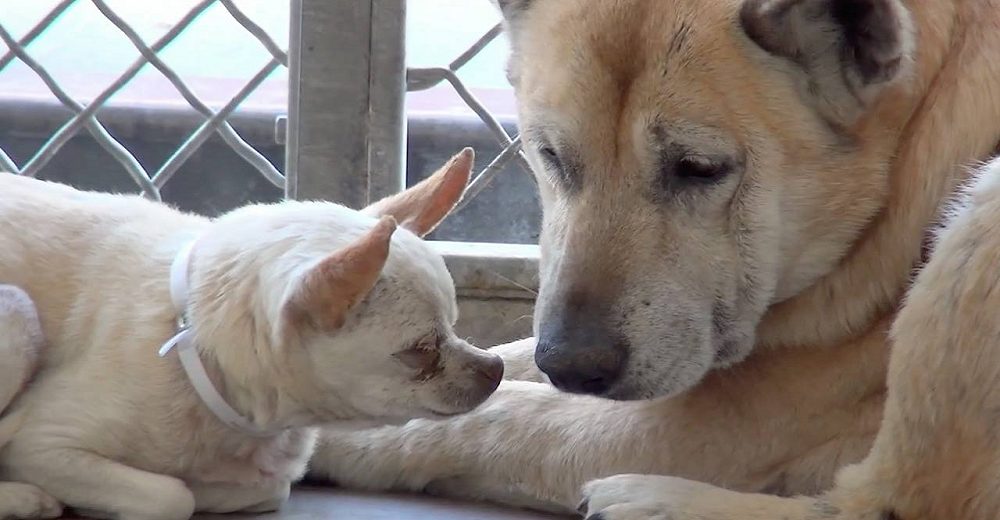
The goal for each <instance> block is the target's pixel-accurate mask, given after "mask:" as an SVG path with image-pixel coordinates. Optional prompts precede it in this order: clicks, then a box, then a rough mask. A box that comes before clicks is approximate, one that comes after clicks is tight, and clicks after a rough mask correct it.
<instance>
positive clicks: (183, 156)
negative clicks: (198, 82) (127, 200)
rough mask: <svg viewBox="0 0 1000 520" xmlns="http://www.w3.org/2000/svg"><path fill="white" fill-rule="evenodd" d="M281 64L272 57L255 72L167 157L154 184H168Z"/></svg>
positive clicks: (154, 179) (158, 185) (159, 185)
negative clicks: (227, 101)
mask: <svg viewBox="0 0 1000 520" xmlns="http://www.w3.org/2000/svg"><path fill="white" fill-rule="evenodd" d="M279 65H280V63H278V60H277V59H276V58H271V61H269V62H268V63H267V65H265V66H264V67H263V68H262V69H260V71H258V72H257V74H254V76H253V78H251V79H250V81H249V82H248V83H247V84H246V85H244V87H243V88H242V89H240V91H239V92H237V93H236V95H235V96H233V98H232V99H231V100H230V101H229V103H226V106H224V107H222V110H219V111H218V112H216V113H215V114H214V115H213V116H212V117H211V118H209V119H208V120H207V121H205V122H204V123H203V124H202V125H201V127H199V128H198V130H196V131H195V132H194V133H193V134H191V136H190V137H188V139H187V141H184V144H183V145H181V147H180V148H178V149H177V150H176V151H175V152H174V153H173V155H171V156H170V158H169V159H167V162H166V163H164V164H163V166H162V167H160V169H159V170H158V171H157V172H156V174H155V175H153V184H155V185H156V186H157V187H160V188H162V187H163V185H164V184H166V182H167V181H168V180H170V178H171V177H173V176H174V174H175V173H177V170H179V169H180V167H181V166H182V165H183V164H184V162H185V161H187V160H188V159H189V158H191V155H192V154H194V152H196V151H197V150H198V148H199V147H201V145H202V143H204V142H205V140H206V139H208V138H209V136H211V134H212V133H213V132H215V131H216V129H217V128H218V127H219V125H221V124H223V123H224V122H225V120H226V118H227V117H229V115H230V114H232V113H233V111H235V110H236V108H237V107H239V106H240V103H242V102H244V101H246V99H247V98H248V97H249V96H250V94H251V93H253V91H254V90H256V89H257V87H259V86H260V84H261V83H263V82H264V80H265V79H267V77H268V76H269V75H271V73H272V72H274V70H275V69H277V68H278V66H279Z"/></svg>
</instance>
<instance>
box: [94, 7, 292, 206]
mask: <svg viewBox="0 0 1000 520" xmlns="http://www.w3.org/2000/svg"><path fill="white" fill-rule="evenodd" d="M213 1H214V0H213ZM222 1H223V2H225V1H226V0H222ZM92 2H93V4H94V6H95V7H97V9H98V10H99V11H100V12H101V14H103V15H104V17H105V18H107V19H108V21H110V22H111V23H112V24H113V25H114V26H115V27H117V28H118V29H119V30H120V31H121V32H122V34H124V35H125V37H126V38H128V40H129V41H130V42H132V45H133V46H134V47H135V48H136V50H138V51H139V54H141V55H142V57H143V58H145V59H146V60H147V61H148V62H149V63H150V65H152V66H153V67H156V69H157V70H158V71H160V73H161V74H163V75H164V76H165V77H166V78H167V80H168V81H170V83H171V84H173V85H174V88H176V89H177V91H178V92H179V93H180V95H181V97H183V98H184V100H185V101H187V102H188V104H190V105H191V106H192V107H193V108H194V109H195V110H197V111H198V112H200V113H201V114H202V115H204V116H205V117H212V116H213V115H215V112H214V111H213V110H212V109H211V108H209V107H208V105H206V104H205V103H204V102H202V101H201V99H199V98H198V96H197V95H195V93H194V92H193V91H191V89H190V88H189V87H188V86H187V84H185V83H184V81H183V80H181V78H180V76H178V75H177V73H175V72H174V71H173V69H171V68H170V67H169V66H168V65H167V64H166V63H164V62H163V60H162V59H161V58H160V57H159V56H158V55H157V54H156V51H154V50H153V49H151V48H150V47H148V46H147V45H146V43H145V42H144V41H142V38H141V37H140V36H139V34H138V33H137V32H136V31H135V30H134V29H133V28H132V27H131V26H130V25H129V24H128V23H126V22H125V20H124V19H122V18H121V17H120V16H118V15H117V14H116V13H115V12H114V10H112V9H111V8H110V7H108V5H107V4H106V3H105V2H104V0H92ZM275 59H276V60H281V59H284V60H285V61H287V59H288V58H287V56H284V53H281V56H277V55H276V56H275ZM218 132H219V135H221V136H222V139H223V140H224V141H225V142H226V144H228V145H229V146H230V147H231V148H232V149H233V150H234V151H235V152H236V153H237V154H238V155H239V156H240V157H242V158H243V159H244V160H246V161H247V162H248V163H250V165H251V166H253V167H254V168H255V169H256V170H257V171H258V172H260V173H261V174H262V175H263V176H264V178H266V179H267V180H268V181H270V182H271V184H273V185H275V186H278V187H284V185H285V178H284V176H283V175H282V174H281V172H279V171H278V170H277V168H275V167H274V165H273V164H271V162H270V161H268V160H267V158H265V157H264V156H263V155H262V154H261V153H260V152H258V151H257V150H256V149H255V148H254V147H253V146H250V144H249V143H247V142H246V141H245V140H244V139H243V137H241V136H240V134H239V133H237V132H236V129H235V128H233V127H232V125H230V124H229V123H228V122H223V124H222V125H221V126H220V127H219V128H218Z"/></svg>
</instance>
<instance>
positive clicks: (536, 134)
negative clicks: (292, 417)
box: [313, 0, 1000, 520]
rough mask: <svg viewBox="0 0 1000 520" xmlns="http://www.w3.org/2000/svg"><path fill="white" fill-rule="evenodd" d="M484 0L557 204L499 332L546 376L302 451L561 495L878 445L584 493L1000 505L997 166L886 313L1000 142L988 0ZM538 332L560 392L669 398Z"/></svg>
mask: <svg viewBox="0 0 1000 520" xmlns="http://www.w3.org/2000/svg"><path fill="white" fill-rule="evenodd" d="M498 3H499V4H501V7H502V8H503V10H504V14H505V18H506V23H507V28H508V29H509V30H510V33H511V41H512V48H513V53H512V61H511V65H510V76H511V80H512V83H513V84H514V86H515V90H516V92H517V96H518V102H519V106H520V120H521V127H522V130H523V132H524V135H525V139H526V143H528V146H527V152H528V156H529V159H530V160H531V162H532V165H533V167H534V168H535V170H536V174H537V175H538V177H539V185H540V189H541V194H542V200H543V206H544V211H545V230H544V232H543V234H542V239H541V246H542V268H541V279H542V290H541V294H540V297H539V302H538V310H537V311H536V335H537V336H538V338H539V339H538V341H537V343H538V344H537V346H536V341H534V340H525V341H523V342H519V343H515V344H511V345H507V346H503V347H499V348H497V349H496V350H495V351H496V352H498V353H500V354H501V355H502V356H503V357H504V358H505V361H506V362H507V364H508V366H507V374H508V377H510V378H514V379H524V380H528V381H535V382H534V383H532V382H513V381H512V382H509V383H506V382H505V383H504V384H503V385H501V387H500V390H499V391H498V392H497V394H496V395H494V396H493V397H492V398H491V399H490V400H488V401H487V403H486V404H485V405H484V406H483V407H482V408H480V409H479V410H477V411H476V412H475V413H473V414H470V415H466V416H463V417H461V418H458V419H456V420H455V421H449V423H444V424H435V423H426V422H414V423H411V424H410V425H407V426H405V427H389V428H383V429H380V430H376V431H373V432H363V433H360V434H357V435H354V436H343V437H336V438H333V437H331V438H330V439H327V440H326V442H325V443H324V444H323V447H322V448H321V449H320V450H319V451H318V452H317V455H316V457H315V458H314V461H315V463H314V466H313V469H314V470H315V473H316V474H317V475H318V476H327V477H329V478H331V479H333V480H335V481H338V482H341V483H344V484H348V485H354V486H359V487H365V488H372V489H386V488H405V489H412V490H424V489H427V490H431V491H433V492H437V493H444V494H450V495H459V496H468V497H476V498H485V499H489V500H495V501H503V502H508V503H514V504H520V505H528V506H532V507H542V508H552V509H556V510H573V509H574V508H575V506H576V505H577V502H578V501H579V500H580V499H581V496H582V495H581V486H583V485H584V484H585V483H587V482H588V481H591V480H593V479H600V478H603V477H609V476H611V475H615V474H619V473H629V474H650V475H666V476H669V477H682V478H684V479H692V480H697V481H701V482H707V483H710V484H714V485H718V486H722V487H726V488H729V489H733V490H738V491H748V492H759V493H765V494H774V495H783V496H788V495H799V494H818V493H821V492H823V491H824V490H827V489H830V488H831V486H834V484H835V475H836V474H837V472H838V470H840V469H842V468H844V467H845V466H849V465H851V464H854V463H858V462H861V461H862V460H864V463H863V464H861V465H859V466H852V467H851V469H850V470H848V471H845V472H844V473H843V477H842V478H840V479H838V480H836V482H837V485H836V487H834V489H833V491H830V492H829V493H828V494H826V495H824V498H823V499H822V500H813V499H808V500H807V499H801V500H790V499H789V500H785V499H780V498H775V497H773V496H765V495H741V494H738V493H735V492H724V491H721V490H719V489H717V488H713V487H711V486H708V485H703V484H694V483H692V482H690V481H686V480H681V479H678V478H664V477H652V476H629V477H619V478H614V479H610V480H598V481H596V482H595V483H593V484H591V485H589V486H588V487H587V490H586V491H587V492H586V494H585V495H586V496H584V498H589V504H585V505H589V507H585V508H584V509H583V510H582V512H583V513H585V514H587V515H593V517H594V518H595V519H596V518H601V519H604V520H632V519H636V520H646V519H661V520H664V519H669V520H695V519H697V520H730V519H732V520H736V519H753V520H755V519H761V520H764V519H767V520H778V519H793V520H799V519H833V518H837V519H843V520H877V519H881V518H899V519H900V520H959V519H962V520H965V519H970V520H971V519H976V520H979V519H983V520H987V519H993V518H998V517H1000V491H997V490H998V489H1000V462H998V461H1000V458H998V457H1000V451H998V446H1000V434H998V433H997V429H996V421H995V420H994V415H995V414H994V413H993V410H994V409H995V408H996V407H997V406H1000V396H998V395H997V393H996V391H995V390H994V388H995V386H996V383H997V379H998V376H997V375H996V367H998V366H1000V350H998V349H997V348H998V346H1000V345H998V344H997V339H996V337H997V332H996V330H997V326H996V323H998V321H997V320H998V318H995V317H993V316H992V314H995V312H994V311H995V306H994V305H992V302H993V299H995V295H996V294H997V293H998V291H1000V281H998V280H997V277H996V275H995V273H996V272H997V267H996V265H997V264H996V258H997V255H998V254H1000V242H998V241H997V239H996V238H995V235H996V234H997V232H998V229H997V227H996V226H997V224H996V222H998V221H1000V207H998V204H1000V202H998V201H1000V192H998V191H997V189H996V178H997V177H1000V172H998V170H1000V166H997V165H994V166H993V167H992V168H990V169H989V170H988V171H987V173H984V177H983V178H984V180H983V181H981V183H980V184H981V186H980V187H979V188H977V190H978V191H977V193H978V195H977V196H976V197H975V198H976V202H975V203H974V204H973V205H972V206H971V207H970V209H968V210H966V211H965V212H964V214H965V216H964V217H962V218H959V219H957V220H955V221H954V222H953V224H952V225H951V230H950V231H949V232H948V234H947V237H948V238H945V239H943V241H942V242H941V244H940V245H939V246H938V249H937V251H936V253H935V254H936V255H937V256H936V257H935V260H933V261H932V262H931V264H930V265H929V266H928V267H927V268H926V272H925V273H924V274H923V275H922V277H921V278H920V282H919V283H918V285H917V287H916V288H915V289H914V292H913V294H912V295H911V296H910V300H909V304H908V305H907V307H906V310H905V311H903V313H902V317H901V318H900V320H899V321H898V322H896V324H895V329H894V330H895V346H893V347H892V348H890V340H889V331H890V328H891V327H893V323H894V321H895V319H896V316H897V313H898V312H899V310H900V308H901V303H902V301H903V297H904V293H905V292H906V290H907V288H908V286H909V284H910V283H911V281H912V279H913V274H914V269H916V268H918V267H920V266H921V265H922V253H923V250H924V247H923V246H924V245H925V244H926V243H927V242H928V238H929V237H930V236H931V234H932V233H933V232H934V229H935V225H936V222H937V221H938V217H939V216H940V212H941V211H942V209H943V207H944V206H945V205H946V204H947V202H948V201H949V199H950V198H951V197H953V196H955V194H956V189H957V187H958V186H959V185H960V184H961V183H962V182H963V181H965V180H966V179H967V178H968V177H969V171H970V168H971V167H973V166H975V164H976V163H977V162H978V161H983V160H986V159H988V158H989V157H991V155H992V154H993V152H994V150H995V148H996V146H997V143H998V142H1000V3H998V2H996V1H994V0H951V1H941V2H923V1H916V0H911V1H897V0H773V1H765V0H724V1H717V2H715V1H712V2H710V1H697V0H670V1H659V0H607V1H603V0H602V1H601V2H584V1H561V0H500V1H499V2H498ZM657 125H659V126H657ZM650 127H652V129H651V128H650ZM684 183H687V184H684ZM699 183H700V184H699ZM691 186H697V187H696V188H693V187H691ZM671 190H672V191H671ZM939 306H944V307H946V308H944V307H939ZM594 323H599V325H597V326H595V325H593V324H594ZM579 330H582V331H585V332H576V331H579ZM533 350H534V352H532V351H533ZM533 354H534V356H533ZM533 357H534V359H533ZM890 357H892V360H891V363H890ZM744 358H745V359H744ZM535 361H537V362H538V365H539V366H540V368H541V369H542V370H543V371H545V372H546V373H547V374H548V376H549V378H550V379H551V380H552V382H553V383H555V384H556V386H559V387H560V388H563V389H565V390H569V391H570V392H574V393H588V394H597V395H600V396H603V397H612V398H615V399H622V400H629V399H642V398H650V397H658V398H657V399H653V400H645V401H630V402H613V401H608V400H602V399H597V398H593V397H586V396H577V395H570V394H568V393H560V392H558V391H556V390H555V389H553V388H552V387H551V386H549V385H545V384H541V383H539V382H540V381H542V380H543V378H542V377H541V374H540V373H539V372H538V369H536V368H534V365H535ZM890 365H891V367H892V369H891V371H889V367H890ZM887 373H890V377H889V379H888V380H889V392H888V400H887V394H886V375H887ZM887 403H888V405H887ZM886 410H887V411H888V413H886V414H884V418H883V411H886ZM876 437H878V441H877V443H876ZM873 445H874V446H876V447H875V449H874V451H872V446H873ZM400 446H406V448H407V449H406V450H405V451H400V449H399V447H400ZM866 456H867V457H868V458H867V459H866ZM358 467H365V468H370V470H369V471H367V472H360V473H359V472H352V471H350V470H352V469H353V468H358Z"/></svg>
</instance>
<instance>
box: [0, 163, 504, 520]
mask: <svg viewBox="0 0 1000 520" xmlns="http://www.w3.org/2000/svg"><path fill="white" fill-rule="evenodd" d="M471 167H472V152H471V150H467V151H466V152H464V153H463V154H461V155H459V156H457V157H456V158H455V159H453V160H452V162H450V163H449V164H448V165H446V166H445V167H444V168H442V169H441V170H440V171H439V172H438V173H436V174H435V175H433V176H432V177H430V178H429V179H428V180H426V181H424V182H423V183H421V184H419V185H417V186H415V187H413V188H411V189H410V190H408V191H406V192H403V193H402V194H400V195H397V196H395V197H392V198H390V199H388V200H384V201H382V202H379V203H377V204H375V205H374V206H372V207H370V208H368V209H367V210H366V211H365V214H362V213H359V212H357V211H354V210H350V209H347V208H344V207H342V206H337V205H335V204H329V203H318V202H317V203H299V202H285V203H282V204H274V205H265V206H248V207H244V208H240V209H237V210H234V211H232V212H230V213H228V214H226V215H224V216H222V217H220V218H218V219H216V220H212V221H210V220H208V219H205V218H202V217H197V216H194V215H187V214H183V213H180V212H178V211H176V210H173V209H171V208H169V207H167V206H165V205H162V204H155V203H152V202H149V201H147V200H143V199H140V198H138V197H132V196H122V195H110V194H100V193H87V192H80V191H76V190H73V189H71V188H69V187H67V186H63V185H58V184H53V183H47V182H42V181H37V180H33V179H26V178H23V177H17V176H13V175H9V174H0V244H2V247H0V283H5V284H12V285H14V286H17V287H20V288H23V289H24V292H26V293H27V294H28V295H30V299H29V298H28V297H27V296H26V295H25V294H24V292H20V291H18V290H17V289H13V288H10V287H0V367H2V368H0V377H2V378H3V379H0V398H4V401H2V402H0V410H2V408H3V407H5V406H6V405H7V404H8V403H7V400H8V399H9V398H11V396H13V394H14V393H15V392H17V391H20V393H19V395H17V396H16V397H14V400H13V402H12V404H11V405H10V406H9V409H7V410H3V412H4V413H3V415H2V416H0V441H2V442H0V448H2V451H0V480H5V481H8V482H11V483H8V484H3V483H0V518H4V519H6V518H9V517H16V518H39V517H52V516H55V515H58V514H59V512H60V504H65V505H67V506H70V507H72V508H74V509H76V510H78V511H80V512H84V513H87V514H91V515H96V516H100V517H106V518H108V517H109V518H117V519H121V520H155V519H163V520H185V519H187V518H188V517H190V516H191V515H192V513H193V512H195V511H205V512H219V513H225V512H233V511H247V512H258V511H266V510H273V509H275V508H277V507H279V506H280V505H281V504H282V503H283V502H284V500H285V499H286V498H287V497H288V491H289V485H290V483H291V482H293V481H294V480H296V479H298V478H299V477H301V475H302V474H303V473H304V471H305V466H306V463H307V461H308V459H309V457H310V455H311V453H312V450H313V447H314V443H315V442H314V441H315V433H316V429H315V427H316V426H319V425H323V424H328V423H330V422H337V421H356V420H364V421H376V422H383V423H384V422H398V421H399V420H405V419H409V418H412V417H444V416H450V415H454V414H457V413H462V412H466V411H468V410H470V409H472V408H474V407H475V406H477V405H479V404H480V403H481V402H483V400H485V399H486V397H488V396H489V395H490V394H491V393H492V392H493V390H494V389H496V387H497V385H498V384H499V383H500V379H501V377H502V375H503V364H502V363H501V361H500V358H499V357H497V356H495V355H492V354H489V353H486V352H485V351H482V350H479V349H476V348H475V347H472V346H471V345H469V344H468V343H466V342H464V341H462V340H460V339H458V338H457V337H455V334H454V332H453V330H452V325H453V324H454V321H455V319H456V318H457V309H456V303H455V289H454V286H453V284H452V281H451V277H450V275H449V274H448V271H447V269H446V268H445V264H444V261H443V260H442V259H441V257H440V256H439V255H437V254H436V253H434V251H433V250H432V249H431V248H430V246H428V245H427V244H426V243H424V242H423V241H422V240H420V239H419V238H418V236H417V235H423V234H426V233H427V232H429V231H430V230H431V229H432V228H434V227H435V226H436V225H437V224H438V222H440V220H441V219H443V218H444V216H445V215H446V214H447V213H448V211H449V210H450V209H451V208H452V207H454V205H455V203H456V202H457V201H458V200H459V198H460V197H461V195H462V193H463V191H464V188H465V185H466V182H467V181H468V179H469V173H470V169H471ZM373 217H379V218H373ZM394 218H395V219H398V221H399V223H400V226H401V227H402V228H403V229H400V230H397V229H396V221H395V220H394ZM192 244H193V245H192ZM184 280H186V282H185V283H181V282H184ZM184 292H186V293H187V294H188V297H187V298H186V304H185V303H184V298H178V294H183V293H184ZM32 300H33V301H34V303H35V305H34V306H33V305H32V303H31V302H32ZM179 301H180V302H181V303H180V304H178V302H179ZM35 306H37V315H38V316H39V317H40V320H39V318H38V317H36V310H35ZM178 315H182V316H185V317H186V321H187V323H186V324H185V325H184V327H185V330H186V332H181V333H180V335H178V336H175V337H174V338H175V339H174V340H171V341H170V342H168V340H169V339H170V338H171V336H173V335H174V334H175V332H177V330H176V327H177V325H176V323H177V318H178ZM39 321H40V326H39ZM43 336H44V339H45V340H46V343H45V347H44V348H41V347H40V345H41V344H42V341H41V340H42V337H43ZM175 340H176V343H177V346H176V347H175V349H174V351H169V352H167V351H166V350H164V351H161V355H162V356H163V357H159V356H158V355H157V351H158V350H160V348H161V345H164V344H166V345H168V346H169V345H172V344H173V342H174V341H175ZM39 349H40V355H39V354H38V353H39ZM32 353H33V354H32ZM33 357H34V358H38V360H39V365H38V367H37V370H33V369H32V364H33V363H34V360H33V359H32V358H33ZM199 367H200V368H199ZM32 372H34V378H33V379H32V380H31V381H30V382H28V384H27V386H26V387H24V388H23V390H22V389H21V386H22V384H23V383H24V382H25V380H26V379H27V377H28V376H29V375H31V373H32ZM213 392H214V394H213Z"/></svg>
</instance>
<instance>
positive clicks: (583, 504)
mask: <svg viewBox="0 0 1000 520" xmlns="http://www.w3.org/2000/svg"><path fill="white" fill-rule="evenodd" d="M589 506H590V499H589V498H584V499H583V500H581V501H580V503H579V504H577V506H576V512H577V513H580V515H581V516H582V515H585V514H587V509H589Z"/></svg>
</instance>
